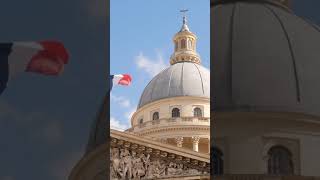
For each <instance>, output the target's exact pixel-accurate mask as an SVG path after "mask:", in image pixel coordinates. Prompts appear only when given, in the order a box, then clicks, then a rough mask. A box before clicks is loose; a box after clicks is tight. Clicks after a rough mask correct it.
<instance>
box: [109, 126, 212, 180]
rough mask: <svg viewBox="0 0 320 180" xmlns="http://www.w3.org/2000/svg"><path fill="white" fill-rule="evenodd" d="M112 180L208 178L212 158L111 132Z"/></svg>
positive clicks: (125, 133) (133, 136)
mask: <svg viewBox="0 0 320 180" xmlns="http://www.w3.org/2000/svg"><path fill="white" fill-rule="evenodd" d="M110 135H111V142H110V149H111V150H110V152H111V159H110V160H111V162H110V174H111V179H166V178H174V177H181V178H182V177H192V176H198V177H202V176H209V172H210V156H209V155H208V154H203V153H198V152H195V151H191V150H188V149H184V148H179V147H175V146H173V145H169V144H165V143H161V142H157V141H154V140H151V139H147V138H143V137H138V136H135V135H134V134H130V133H127V132H120V131H115V130H111V133H110Z"/></svg>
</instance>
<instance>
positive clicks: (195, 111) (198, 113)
mask: <svg viewBox="0 0 320 180" xmlns="http://www.w3.org/2000/svg"><path fill="white" fill-rule="evenodd" d="M193 116H194V117H202V110H201V109H200V108H199V107H196V108H194V109H193Z"/></svg>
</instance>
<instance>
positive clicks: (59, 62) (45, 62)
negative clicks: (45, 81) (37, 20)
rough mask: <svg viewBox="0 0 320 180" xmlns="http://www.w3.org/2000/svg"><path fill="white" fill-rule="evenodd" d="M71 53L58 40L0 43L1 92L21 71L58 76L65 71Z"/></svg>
mask: <svg viewBox="0 0 320 180" xmlns="http://www.w3.org/2000/svg"><path fill="white" fill-rule="evenodd" d="M68 60H69V55H68V52H67V50H66V49H65V48H64V46H63V44H62V43H60V42H57V41H40V42H13V43H0V94H1V93H2V92H3V90H4V89H5V88H6V86H7V83H8V81H10V79H12V76H14V75H15V74H17V73H20V72H33V73H38V74H42V75H52V76H56V75H59V74H61V73H62V72H63V69H64V65H65V64H67V63H68Z"/></svg>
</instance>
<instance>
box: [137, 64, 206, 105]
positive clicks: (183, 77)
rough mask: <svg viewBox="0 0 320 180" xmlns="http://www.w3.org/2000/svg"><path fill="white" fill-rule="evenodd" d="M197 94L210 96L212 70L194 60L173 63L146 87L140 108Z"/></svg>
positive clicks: (198, 95)
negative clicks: (156, 102) (163, 100)
mask: <svg viewBox="0 0 320 180" xmlns="http://www.w3.org/2000/svg"><path fill="white" fill-rule="evenodd" d="M178 96H197V97H205V98H210V72H209V70H208V69H206V68H205V67H203V66H201V65H198V64H196V63H192V62H180V63H176V64H173V65H171V66H170V67H168V68H167V69H165V70H163V71H162V72H160V73H159V74H158V75H156V76H155V77H154V78H153V79H152V80H151V81H150V82H149V84H148V85H147V87H146V88H145V89H144V91H143V93H142V95H141V98H140V102H139V105H138V108H141V107H142V106H144V105H146V104H148V103H151V102H154V101H157V100H160V99H164V98H170V97H178Z"/></svg>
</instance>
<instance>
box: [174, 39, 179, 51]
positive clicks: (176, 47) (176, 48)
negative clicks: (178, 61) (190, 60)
mask: <svg viewBox="0 0 320 180" xmlns="http://www.w3.org/2000/svg"><path fill="white" fill-rule="evenodd" d="M174 50H175V51H177V50H178V42H177V41H176V42H175V43H174Z"/></svg>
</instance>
